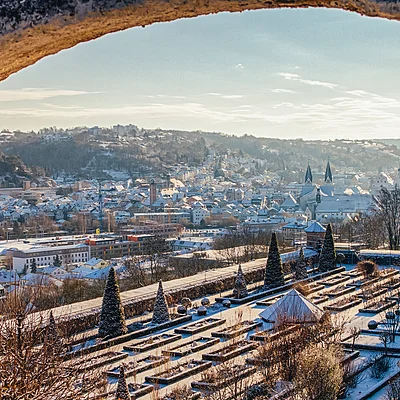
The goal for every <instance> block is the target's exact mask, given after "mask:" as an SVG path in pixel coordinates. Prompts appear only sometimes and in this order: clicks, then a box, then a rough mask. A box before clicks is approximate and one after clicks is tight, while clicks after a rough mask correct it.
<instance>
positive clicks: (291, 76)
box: [279, 72, 338, 89]
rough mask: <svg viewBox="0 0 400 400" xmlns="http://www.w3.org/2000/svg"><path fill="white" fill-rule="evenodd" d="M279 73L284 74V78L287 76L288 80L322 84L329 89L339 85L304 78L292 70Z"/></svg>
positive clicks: (316, 84) (313, 84)
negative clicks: (291, 71)
mask: <svg viewBox="0 0 400 400" xmlns="http://www.w3.org/2000/svg"><path fill="white" fill-rule="evenodd" d="M279 75H280V76H282V77H283V78H285V79H286V80H290V81H296V82H301V83H304V84H306V85H311V86H322V87H326V88H328V89H334V88H336V87H337V86H338V85H337V84H335V83H330V82H321V81H314V80H310V79H303V78H302V77H301V76H300V75H298V74H293V73H290V72H280V73H279Z"/></svg>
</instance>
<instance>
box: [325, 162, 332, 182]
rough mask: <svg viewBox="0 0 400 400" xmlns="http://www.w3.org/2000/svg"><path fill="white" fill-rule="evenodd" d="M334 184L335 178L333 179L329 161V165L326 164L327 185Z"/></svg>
mask: <svg viewBox="0 0 400 400" xmlns="http://www.w3.org/2000/svg"><path fill="white" fill-rule="evenodd" d="M332 182H333V178H332V170H331V164H330V162H329V160H328V164H326V169H325V183H326V184H328V185H329V184H331V183H332Z"/></svg>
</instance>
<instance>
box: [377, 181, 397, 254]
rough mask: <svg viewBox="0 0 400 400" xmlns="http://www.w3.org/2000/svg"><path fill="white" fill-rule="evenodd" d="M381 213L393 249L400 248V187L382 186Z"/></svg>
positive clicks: (379, 202)
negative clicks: (391, 188)
mask: <svg viewBox="0 0 400 400" xmlns="http://www.w3.org/2000/svg"><path fill="white" fill-rule="evenodd" d="M377 202H378V206H379V215H380V216H381V217H382V221H383V224H384V226H385V229H386V233H387V238H388V240H389V247H390V249H391V250H399V249H400V188H399V187H398V185H395V187H394V189H393V190H389V189H386V188H384V187H382V188H381V190H380V192H379V195H378V199H377Z"/></svg>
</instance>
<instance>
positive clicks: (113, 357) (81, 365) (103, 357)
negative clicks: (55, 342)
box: [68, 351, 128, 372]
mask: <svg viewBox="0 0 400 400" xmlns="http://www.w3.org/2000/svg"><path fill="white" fill-rule="evenodd" d="M126 357H128V354H127V353H121V352H116V351H108V352H107V353H103V354H100V355H97V356H94V357H88V358H87V359H86V360H84V361H82V360H77V361H74V362H73V363H69V364H68V368H72V369H75V370H76V371H77V372H83V371H88V370H91V369H95V368H99V367H102V366H103V365H107V364H111V363H113V362H115V361H119V360H123V359H124V358H126Z"/></svg>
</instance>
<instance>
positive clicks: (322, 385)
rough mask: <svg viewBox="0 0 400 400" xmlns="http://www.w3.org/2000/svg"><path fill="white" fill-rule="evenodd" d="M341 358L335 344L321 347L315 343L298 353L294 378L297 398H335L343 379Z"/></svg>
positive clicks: (314, 399) (324, 399) (315, 399)
mask: <svg viewBox="0 0 400 400" xmlns="http://www.w3.org/2000/svg"><path fill="white" fill-rule="evenodd" d="M341 358H342V354H341V352H340V351H339V349H338V348H337V347H335V346H330V347H328V348H322V347H320V346H317V345H315V346H311V347H309V348H307V349H306V350H304V351H303V352H302V353H300V355H299V358H298V368H297V373H296V376H295V378H294V383H295V387H296V389H295V390H296V394H297V398H298V399H301V400H303V399H304V400H305V399H307V400H336V399H337V397H338V394H339V392H340V389H341V385H342V380H343V369H342V367H341V365H340V360H341ZM310 377H312V379H310Z"/></svg>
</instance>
